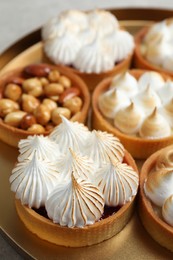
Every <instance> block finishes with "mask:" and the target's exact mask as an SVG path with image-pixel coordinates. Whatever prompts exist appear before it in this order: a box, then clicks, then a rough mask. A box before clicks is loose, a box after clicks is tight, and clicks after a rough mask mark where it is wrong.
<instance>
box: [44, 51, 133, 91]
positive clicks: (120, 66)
mask: <svg viewBox="0 0 173 260" xmlns="http://www.w3.org/2000/svg"><path fill="white" fill-rule="evenodd" d="M132 58H133V52H132V53H131V54H129V55H128V56H127V57H126V58H125V59H124V60H122V61H120V62H119V63H117V64H116V65H115V66H114V67H113V69H111V70H108V71H106V72H101V73H86V72H81V71H79V70H77V69H75V68H74V67H70V66H64V65H59V67H61V68H63V69H64V68H65V69H68V70H69V71H70V72H72V73H75V74H76V75H77V76H79V77H80V78H82V79H83V81H84V82H85V83H86V85H87V86H88V89H89V91H90V92H93V90H94V89H95V87H96V86H97V84H99V82H100V81H102V80H103V79H104V78H107V77H111V76H114V75H117V74H119V73H122V72H124V71H126V70H127V69H128V68H129V67H130V65H131V62H132ZM43 60H44V61H45V62H48V63H51V61H50V60H49V58H48V57H46V55H45V53H43Z"/></svg>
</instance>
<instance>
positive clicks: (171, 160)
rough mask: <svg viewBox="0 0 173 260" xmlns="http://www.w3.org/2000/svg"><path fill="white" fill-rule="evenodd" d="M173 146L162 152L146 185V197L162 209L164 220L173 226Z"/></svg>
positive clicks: (149, 174)
mask: <svg viewBox="0 0 173 260" xmlns="http://www.w3.org/2000/svg"><path fill="white" fill-rule="evenodd" d="M172 187H173V146H168V147H167V148H164V149H163V150H161V152H160V154H159V155H158V157H157V159H156V162H155V164H154V166H153V168H152V169H151V170H150V172H149V173H148V177H147V179H146V181H145V184H144V192H145V195H146V196H147V197H148V198H149V200H150V201H151V202H152V203H153V204H154V205H156V206H158V207H159V208H160V209H161V213H162V220H164V221H165V222H167V223H168V224H169V225H171V226H173V221H172V217H173V188H172Z"/></svg>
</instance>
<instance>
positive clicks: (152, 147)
mask: <svg viewBox="0 0 173 260" xmlns="http://www.w3.org/2000/svg"><path fill="white" fill-rule="evenodd" d="M145 72H146V71H144V70H138V69H132V70H129V73H130V74H131V75H132V76H134V77H135V78H136V79H139V77H140V76H141V75H142V74H144V73H145ZM161 75H162V77H163V79H164V80H167V79H169V76H167V75H165V74H161ZM112 80H113V78H107V79H104V80H103V81H102V82H101V83H100V84H98V86H97V87H96V89H95V91H94V93H93V96H92V109H93V110H92V127H93V128H94V129H100V130H102V131H107V132H110V133H112V134H114V135H115V136H117V137H118V138H119V139H120V140H121V142H122V144H123V145H124V147H125V148H126V149H127V150H128V151H129V152H130V153H131V155H132V156H133V157H134V158H138V159H145V158H147V157H148V156H149V155H151V154H152V153H153V152H155V151H157V150H159V149H161V148H163V147H165V146H167V145H170V144H172V143H173V136H172V135H171V136H168V137H164V138H154V139H145V138H141V137H138V136H135V135H129V134H125V133H123V132H122V131H120V130H119V129H118V128H117V127H115V126H114V125H112V123H110V121H109V120H108V119H106V117H105V116H103V114H102V112H101V111H100V109H99V105H98V104H99V97H100V96H101V95H102V94H103V93H104V92H105V91H106V90H108V89H109V87H110V85H111V82H112ZM120 88H121V87H120ZM123 103H125V99H123V100H122V101H121V103H120V104H123Z"/></svg>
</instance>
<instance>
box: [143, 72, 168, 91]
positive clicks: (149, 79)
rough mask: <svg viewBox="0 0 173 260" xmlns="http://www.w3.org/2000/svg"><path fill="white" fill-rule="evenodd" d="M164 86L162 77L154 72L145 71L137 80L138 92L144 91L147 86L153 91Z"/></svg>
mask: <svg viewBox="0 0 173 260" xmlns="http://www.w3.org/2000/svg"><path fill="white" fill-rule="evenodd" d="M164 84H165V81H164V79H163V77H162V76H161V75H160V74H159V73H158V72H156V71H146V72H145V73H143V74H142V75H141V76H140V78H139V79H138V87H139V91H144V90H145V89H146V88H147V87H148V86H150V87H151V89H153V90H154V91H157V90H158V89H160V88H161V87H163V85H164Z"/></svg>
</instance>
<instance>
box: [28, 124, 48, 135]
mask: <svg viewBox="0 0 173 260" xmlns="http://www.w3.org/2000/svg"><path fill="white" fill-rule="evenodd" d="M28 131H29V132H32V133H34V134H43V133H44V132H45V128H44V127H43V126H42V125H40V124H33V125H32V126H30V127H29V128H28Z"/></svg>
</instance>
